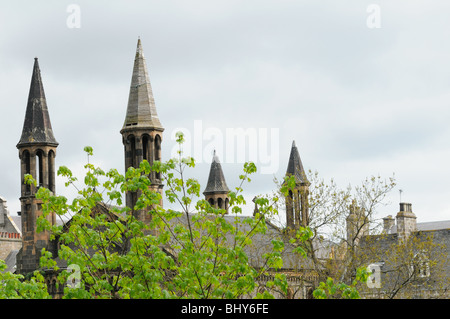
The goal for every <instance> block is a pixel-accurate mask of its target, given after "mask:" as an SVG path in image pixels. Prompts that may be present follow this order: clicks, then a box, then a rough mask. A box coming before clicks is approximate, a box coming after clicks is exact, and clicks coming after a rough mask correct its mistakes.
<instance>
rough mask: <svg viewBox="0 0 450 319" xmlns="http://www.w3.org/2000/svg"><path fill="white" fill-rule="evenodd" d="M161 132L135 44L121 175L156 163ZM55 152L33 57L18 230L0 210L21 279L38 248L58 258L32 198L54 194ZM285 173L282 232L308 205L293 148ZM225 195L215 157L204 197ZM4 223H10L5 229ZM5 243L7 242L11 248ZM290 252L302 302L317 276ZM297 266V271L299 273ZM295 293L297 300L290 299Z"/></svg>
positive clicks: (1, 241) (156, 180) (223, 202)
mask: <svg viewBox="0 0 450 319" xmlns="http://www.w3.org/2000/svg"><path fill="white" fill-rule="evenodd" d="M163 132H164V127H163V126H162V124H161V122H160V119H159V117H158V114H157V110H156V105H155V101H154V98H153V93H152V88H151V84H150V80H149V75H148V71H147V66H146V61H145V58H144V53H143V49H142V44H141V40H140V39H139V40H138V43H137V49H136V55H135V60H134V66H133V73H132V79H131V85H130V91H129V99H128V106H127V110H126V116H125V121H124V124H123V127H122V128H121V130H120V133H121V135H122V142H123V145H124V157H125V170H127V169H128V168H129V167H137V166H138V165H139V163H140V162H142V161H143V160H147V161H148V162H149V163H150V164H152V163H153V161H156V160H158V161H159V160H161V147H162V141H163ZM57 147H58V142H57V140H56V138H55V135H54V133H53V130H52V125H51V121H50V112H49V109H48V107H47V101H46V98H45V93H44V86H43V82H42V77H41V71H40V67H39V62H38V59H37V58H35V60H34V66H33V72H32V78H31V85H30V90H29V96H28V102H27V107H26V111H25V119H24V125H23V130H22V135H21V137H20V140H19V142H18V143H17V149H18V153H19V159H20V169H21V173H20V174H21V175H20V176H21V177H22V179H21V181H20V184H21V197H20V202H21V211H20V213H19V216H18V218H16V221H15V223H18V224H19V226H16V224H15V223H14V221H13V219H12V218H11V216H10V215H9V213H8V212H7V210H6V208H5V209H2V210H1V211H0V212H1V214H3V215H0V227H4V228H0V248H1V250H0V252H1V253H2V255H0V258H2V259H4V260H7V261H8V263H7V264H8V267H9V268H8V270H9V271H12V272H16V273H21V274H26V273H29V272H32V271H34V270H36V269H38V268H39V257H40V251H41V250H42V248H46V249H47V250H48V251H50V252H52V253H53V255H54V256H56V255H57V244H56V243H55V242H52V241H51V240H50V236H49V233H48V232H37V230H36V220H37V218H39V216H41V215H42V202H41V201H40V200H39V199H37V198H36V197H35V194H36V192H37V189H38V188H39V187H45V188H47V189H49V190H51V191H52V192H56V189H55V176H56V164H55V158H56V154H57ZM25 174H31V175H32V176H33V177H34V178H35V180H36V181H37V185H36V186H33V185H27V184H25V183H24V175H25ZM287 174H292V175H294V176H295V177H296V180H297V182H298V187H296V188H295V190H294V192H290V194H289V197H288V198H287V199H286V202H287V210H286V211H287V213H286V214H287V216H286V217H287V218H286V219H287V227H290V228H292V229H294V228H297V227H298V226H299V225H301V224H303V225H306V224H307V221H308V216H307V215H308V209H307V207H308V205H307V203H305V201H306V200H307V189H308V187H309V183H308V181H307V179H306V174H305V172H304V169H303V165H302V163H301V160H300V156H299V153H298V150H297V147H296V146H295V143H293V145H292V149H291V154H290V158H289V163H288V168H287ZM149 177H150V179H151V181H152V186H151V187H153V188H154V190H155V191H159V192H162V190H163V184H162V181H161V176H160V175H159V174H158V173H156V172H152V173H151V175H150V176H149ZM228 191H229V189H228V186H227V184H226V181H225V176H224V174H223V171H222V167H221V164H220V161H219V158H218V156H216V155H215V154H214V156H213V159H212V163H211V167H210V173H209V177H208V181H207V185H206V188H205V190H204V192H203V194H204V196H205V199H206V200H207V201H208V202H209V203H210V204H211V205H212V206H215V207H218V208H224V209H226V210H228V205H229V199H228ZM125 196H126V205H127V206H128V207H134V205H135V204H136V201H137V199H138V196H139V194H137V193H132V192H128V193H126V195H125ZM3 203H4V206H0V208H2V207H6V201H2V202H1V203H0V205H2V204H3ZM161 204H163V203H161ZM133 214H134V215H135V217H136V218H138V219H140V220H143V221H144V222H145V220H146V218H149V214H145V213H144V212H142V211H134V210H133ZM227 218H230V221H231V219H232V216H227ZM47 219H48V221H49V222H50V223H51V224H55V223H56V222H57V221H56V216H55V214H54V213H53V214H49V215H48V216H47ZM2 221H3V223H2ZM4 221H10V222H9V223H8V225H7V226H5V225H6V224H5V222H4ZM181 222H182V221H181ZM2 225H3V226H2ZM5 227H6V228H5ZM3 229H6V231H3ZM279 234H280V229H279V228H278V227H276V226H275V225H272V224H270V223H269V235H268V236H266V238H264V237H261V238H258V240H256V242H258V243H259V246H258V247H256V248H255V250H254V252H251V253H249V257H250V260H251V261H252V262H253V264H255V266H257V264H258V262H260V261H259V259H260V258H259V257H260V255H262V254H263V253H264V251H265V249H266V247H267V245H268V244H270V238H273V237H272V236H278V235H279ZM7 242H11V244H8V243H7ZM12 243H14V244H12ZM292 249H293V247H289V245H288V247H287V249H286V251H285V253H284V254H285V257H284V259H285V268H286V269H285V270H286V273H287V274H288V276H289V277H288V280H289V281H290V283H291V284H292V286H293V287H294V290H295V291H294V290H292V289H291V291H290V293H291V295H292V297H296V298H298V297H301V298H304V297H305V296H306V295H308V294H309V295H310V294H311V289H312V287H313V286H315V285H317V280H318V277H317V274H316V273H315V272H313V271H310V270H311V269H312V268H311V267H310V266H308V265H307V264H306V263H305V262H302V261H299V260H297V259H296V258H293V257H292V255H294V254H292ZM62 266H63V265H62ZM299 266H300V268H302V270H301V271H300V269H299ZM309 268H311V269H309ZM267 279H270V278H267ZM50 280H52V279H50ZM305 283H306V285H305ZM49 286H50V289H52V288H51V283H49ZM53 288H54V287H53ZM294 294H296V295H295V296H294Z"/></svg>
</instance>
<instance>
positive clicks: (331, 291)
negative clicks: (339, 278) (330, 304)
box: [313, 267, 368, 299]
mask: <svg viewBox="0 0 450 319" xmlns="http://www.w3.org/2000/svg"><path fill="white" fill-rule="evenodd" d="M367 277H368V273H367V270H366V268H365V267H361V268H358V269H357V271H356V276H355V279H354V280H353V281H352V284H351V285H347V284H345V283H335V281H334V279H332V278H330V277H328V278H327V280H326V281H325V282H321V283H320V284H319V287H317V288H316V289H315V290H314V292H313V296H314V298H316V299H360V295H359V292H358V290H357V288H356V287H357V285H358V284H359V283H365V282H366V281H367Z"/></svg>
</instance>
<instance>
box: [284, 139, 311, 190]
mask: <svg viewBox="0 0 450 319" xmlns="http://www.w3.org/2000/svg"><path fill="white" fill-rule="evenodd" d="M286 175H293V176H295V180H296V182H297V183H299V184H308V183H309V182H308V178H307V177H306V173H305V170H304V168H303V164H302V160H301V159H300V154H299V153H298V149H297V146H296V145H295V141H293V142H292V148H291V154H290V155H289V163H288V167H287V170H286Z"/></svg>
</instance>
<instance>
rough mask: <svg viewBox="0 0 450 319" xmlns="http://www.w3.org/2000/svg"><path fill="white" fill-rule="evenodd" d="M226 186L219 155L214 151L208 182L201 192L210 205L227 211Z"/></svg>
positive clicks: (227, 190)
mask: <svg viewBox="0 0 450 319" xmlns="http://www.w3.org/2000/svg"><path fill="white" fill-rule="evenodd" d="M228 192H229V189H228V186H227V183H226V182H225V177H224V176H223V172H222V166H221V165H220V162H219V157H218V156H217V155H216V151H214V156H213V159H212V163H211V168H210V170H209V177H208V184H207V185H206V189H205V191H204V192H203V195H205V200H207V201H208V202H209V204H210V205H211V206H212V207H215V208H220V209H225V211H226V213H228V203H229V198H228Z"/></svg>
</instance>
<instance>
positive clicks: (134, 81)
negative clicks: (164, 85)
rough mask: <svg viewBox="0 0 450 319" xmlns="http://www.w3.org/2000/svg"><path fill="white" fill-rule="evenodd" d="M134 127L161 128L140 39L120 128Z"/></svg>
mask: <svg viewBox="0 0 450 319" xmlns="http://www.w3.org/2000/svg"><path fill="white" fill-rule="evenodd" d="M136 127H137V128H152V129H154V128H156V129H160V130H163V127H162V125H161V122H160V121H159V118H158V114H157V112H156V106H155V100H154V98H153V92H152V87H151V85H150V79H149V76H148V71H147V64H146V62H145V57H144V51H143V49H142V44H141V39H138V43H137V48H136V56H135V59H134V67H133V75H132V77H131V85H130V95H129V97H128V107H127V114H126V117H125V122H124V124H123V128H122V130H123V129H127V128H136Z"/></svg>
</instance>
